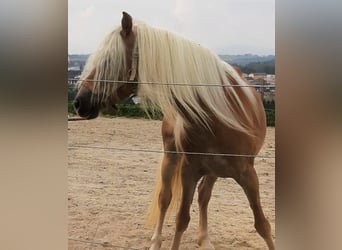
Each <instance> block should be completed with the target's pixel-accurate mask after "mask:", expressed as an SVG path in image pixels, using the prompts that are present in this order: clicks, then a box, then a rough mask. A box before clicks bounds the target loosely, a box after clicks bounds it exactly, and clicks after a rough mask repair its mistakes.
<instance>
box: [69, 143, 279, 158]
mask: <svg viewBox="0 0 342 250" xmlns="http://www.w3.org/2000/svg"><path fill="white" fill-rule="evenodd" d="M68 148H69V149H72V148H74V149H75V148H84V149H100V150H112V151H126V152H140V153H158V154H174V155H197V156H222V157H246V158H263V159H275V156H269V155H253V154H230V153H212V152H187V151H172V150H153V149H133V148H118V147H103V146H90V145H70V146H68Z"/></svg>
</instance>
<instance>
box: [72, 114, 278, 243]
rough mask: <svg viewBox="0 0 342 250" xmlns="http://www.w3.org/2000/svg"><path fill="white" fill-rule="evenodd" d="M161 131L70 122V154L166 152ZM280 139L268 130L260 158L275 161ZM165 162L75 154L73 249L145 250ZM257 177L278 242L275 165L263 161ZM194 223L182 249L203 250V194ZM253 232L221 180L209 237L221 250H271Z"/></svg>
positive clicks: (245, 209)
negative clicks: (156, 187) (200, 241)
mask: <svg viewBox="0 0 342 250" xmlns="http://www.w3.org/2000/svg"><path fill="white" fill-rule="evenodd" d="M160 127H161V122H160V121H150V120H143V119H126V118H114V119H109V118H98V119H95V120H91V121H78V122H69V124H68V134H69V146H70V145H74V144H82V145H92V146H102V147H120V148H135V149H155V150H160V149H161V148H162V146H161V145H162V140H161V135H160ZM274 135H275V130H274V128H268V129H267V137H266V141H265V144H264V146H263V148H262V150H261V152H260V155H269V156H274V154H275V141H274ZM160 159H161V154H158V153H142V152H127V151H114V150H106V149H86V148H69V149H68V161H69V166H68V184H69V186H68V206H69V236H68V237H69V249H147V247H148V246H149V241H150V237H151V236H152V232H153V230H152V229H150V228H146V227H145V214H146V211H147V209H148V207H149V202H150V200H151V196H152V193H153V190H154V182H155V176H156V171H157V168H158V167H159V161H160ZM256 170H257V172H258V176H259V181H260V192H261V202H262V205H263V208H264V212H265V215H266V217H267V218H268V219H269V221H270V223H271V226H272V232H273V235H274V232H275V192H274V190H275V183H274V181H275V160H274V159H262V158H257V159H256ZM191 218H192V219H191V221H190V224H189V227H188V230H187V231H186V232H185V234H184V237H183V240H182V245H181V249H197V248H198V246H197V244H196V242H197V235H198V231H197V230H198V205H197V192H196V194H195V197H194V202H193V205H192V208H191ZM174 220H175V218H174V216H170V218H169V219H168V220H167V221H166V223H165V225H164V229H163V244H162V249H169V247H170V246H171V240H172V237H173V232H174ZM253 224H254V221H253V214H252V211H251V209H250V208H249V205H248V201H247V198H246V196H245V194H244V193H243V191H242V189H241V187H240V186H239V185H237V184H236V183H235V181H234V180H232V179H219V180H218V181H217V183H216V184H215V187H214V191H213V196H212V199H211V202H210V204H209V235H210V237H211V241H212V243H213V245H214V246H215V247H216V249H217V250H219V249H266V245H265V243H264V241H263V239H262V238H261V237H260V236H259V235H258V234H257V233H256V231H255V229H254V226H253ZM96 243H98V244H96ZM101 244H102V245H101Z"/></svg>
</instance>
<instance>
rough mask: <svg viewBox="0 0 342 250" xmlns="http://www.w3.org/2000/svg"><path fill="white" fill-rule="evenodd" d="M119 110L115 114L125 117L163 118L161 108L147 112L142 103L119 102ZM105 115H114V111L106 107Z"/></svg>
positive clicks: (103, 112)
mask: <svg viewBox="0 0 342 250" xmlns="http://www.w3.org/2000/svg"><path fill="white" fill-rule="evenodd" d="M116 106H117V108H118V110H117V112H116V114H115V115H114V116H123V117H141V118H150V119H153V120H162V119H163V114H162V112H161V111H160V110H157V111H155V112H152V110H147V113H146V112H145V110H144V109H143V108H142V106H141V105H140V104H117V105H116ZM102 114H103V115H106V116H112V113H111V111H110V110H109V109H105V110H103V111H102Z"/></svg>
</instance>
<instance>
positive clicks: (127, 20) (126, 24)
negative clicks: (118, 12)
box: [121, 11, 133, 36]
mask: <svg viewBox="0 0 342 250" xmlns="http://www.w3.org/2000/svg"><path fill="white" fill-rule="evenodd" d="M132 26H133V21H132V17H131V16H130V15H129V14H128V13H127V12H125V11H123V12H122V19H121V27H122V31H121V34H122V35H124V36H128V35H129V34H130V33H131V32H132Z"/></svg>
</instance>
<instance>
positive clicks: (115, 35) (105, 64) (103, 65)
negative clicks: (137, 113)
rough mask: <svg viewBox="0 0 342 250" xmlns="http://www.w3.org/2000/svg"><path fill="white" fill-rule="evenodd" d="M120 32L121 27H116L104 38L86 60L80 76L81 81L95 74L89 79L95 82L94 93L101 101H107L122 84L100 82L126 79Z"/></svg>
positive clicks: (124, 55)
mask: <svg viewBox="0 0 342 250" xmlns="http://www.w3.org/2000/svg"><path fill="white" fill-rule="evenodd" d="M120 31H121V27H117V28H115V29H114V30H113V31H112V32H110V33H108V34H107V35H106V36H105V38H104V39H103V40H102V42H101V43H100V45H99V46H98V47H97V49H96V50H95V52H94V53H92V54H91V56H90V57H89V58H88V60H87V63H86V65H85V67H84V69H83V72H82V75H81V79H87V78H88V77H89V76H90V75H91V74H92V73H95V74H94V75H93V76H92V77H91V78H92V79H93V80H95V83H94V92H95V93H97V94H98V95H102V96H101V97H100V99H102V100H106V99H108V98H109V97H110V96H111V94H112V93H115V92H116V90H117V89H118V88H119V87H120V86H121V85H122V84H123V83H119V82H105V81H102V82H101V80H112V81H120V80H123V79H125V78H126V77H127V68H126V53H125V44H124V43H123V40H122V38H121V36H120Z"/></svg>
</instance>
